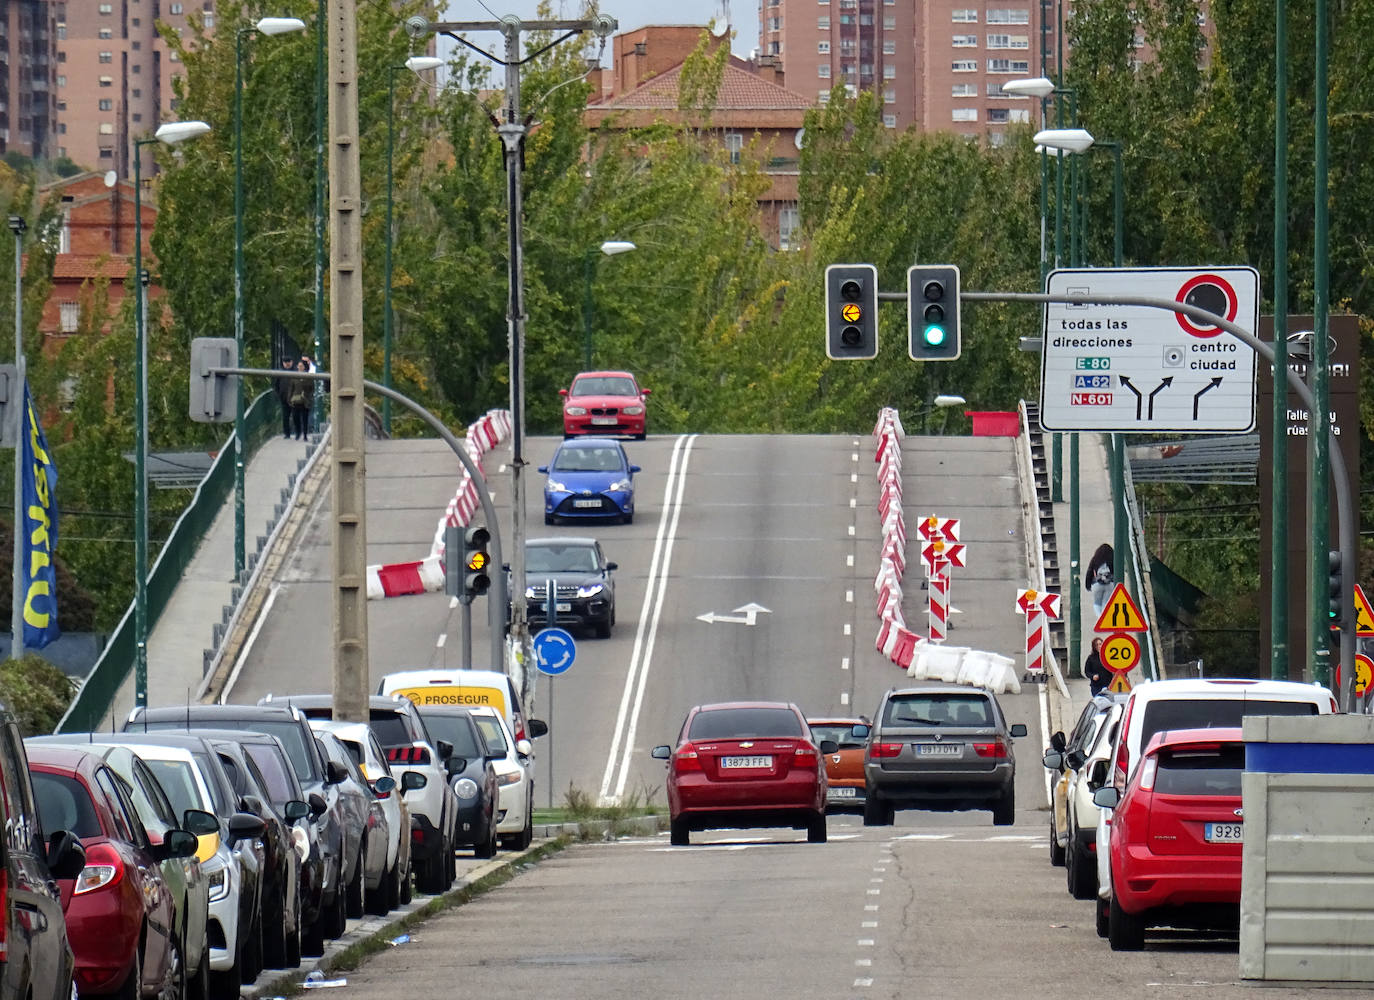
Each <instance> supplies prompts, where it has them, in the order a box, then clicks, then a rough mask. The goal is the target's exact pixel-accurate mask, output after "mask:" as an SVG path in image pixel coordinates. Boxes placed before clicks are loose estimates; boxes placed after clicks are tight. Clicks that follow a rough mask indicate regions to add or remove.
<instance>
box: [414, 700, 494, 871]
mask: <svg viewBox="0 0 1374 1000" xmlns="http://www.w3.org/2000/svg"><path fill="white" fill-rule="evenodd" d="M420 715H421V717H422V718H423V719H424V720H425V728H426V729H428V730H429V731H430V732H431V733H433V734H434V735H435V736H437V737H438V738H439V739H442V740H445V741H447V742H448V743H450V744H452V746H453V754H452V756H450V757H449V759H448V760H447V761H446V762H445V763H446V765H447V767H448V775H449V784H450V785H452V786H453V794H454V795H455V796H456V797H457V799H458V815H457V820H456V823H455V824H454V836H455V838H456V842H455V844H454V846H455V847H470V848H472V852H473V854H475V855H476V856H477V857H479V858H490V857H492V856H494V855H495V854H496V846H497V838H498V836H499V834H498V831H497V825H498V821H499V816H500V810H499V808H498V802H499V801H500V800H499V796H500V786H499V785H498V783H497V778H496V765H495V762H496V761H498V760H504V759H505V756H506V753H505V750H504V749H500V750H495V749H492V748H491V747H490V746H488V745H487V741H486V737H484V736H483V735H482V730H481V728H480V727H479V726H478V725H477V720H476V719H474V718H473V717H472V713H471V712H470V711H469V710H468V709H466V708H460V707H458V706H456V705H434V706H432V707H430V708H425V709H421V711H420Z"/></svg>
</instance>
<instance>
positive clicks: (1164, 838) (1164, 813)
mask: <svg viewBox="0 0 1374 1000" xmlns="http://www.w3.org/2000/svg"><path fill="white" fill-rule="evenodd" d="M1244 770H1245V743H1244V741H1243V740H1242V739H1241V735H1240V730H1239V729H1233V728H1225V729H1223V728H1217V729H1181V730H1174V731H1172V732H1163V733H1157V734H1155V736H1154V737H1153V738H1152V739H1151V740H1150V743H1149V746H1148V747H1147V748H1146V750H1145V754H1144V756H1143V757H1142V758H1141V761H1140V765H1139V766H1138V767H1137V768H1136V770H1135V773H1134V774H1133V775H1132V776H1131V780H1130V781H1129V782H1128V783H1127V785H1126V790H1125V792H1124V793H1120V792H1118V791H1117V789H1116V788H1115V787H1114V786H1111V785H1107V786H1105V787H1103V788H1100V789H1098V790H1097V792H1096V793H1095V794H1094V797H1093V801H1094V802H1096V803H1097V804H1098V805H1100V806H1105V807H1107V808H1110V809H1112V810H1113V811H1112V832H1111V841H1110V843H1111V848H1110V850H1111V872H1112V898H1111V908H1110V911H1109V913H1108V918H1107V920H1108V925H1107V939H1108V940H1109V941H1110V942H1111V946H1112V950H1113V951H1139V950H1140V949H1142V948H1143V947H1145V929H1146V928H1147V927H1157V926H1170V927H1201V928H1226V929H1234V928H1235V927H1237V926H1238V921H1239V915H1240V858H1241V843H1242V830H1243V816H1242V812H1241V794H1240V776H1241V772H1243V771H1244Z"/></svg>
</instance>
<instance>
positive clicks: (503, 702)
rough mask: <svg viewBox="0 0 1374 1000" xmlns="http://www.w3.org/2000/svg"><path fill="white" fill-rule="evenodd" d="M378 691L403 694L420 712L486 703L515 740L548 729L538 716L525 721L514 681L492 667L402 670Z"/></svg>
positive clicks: (378, 688)
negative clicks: (440, 706) (501, 718)
mask: <svg viewBox="0 0 1374 1000" xmlns="http://www.w3.org/2000/svg"><path fill="white" fill-rule="evenodd" d="M377 693H378V694H384V695H393V694H403V695H405V696H406V697H407V698H409V699H410V700H411V701H412V702H414V703H415V707H416V708H419V709H420V710H421V711H423V710H424V709H425V708H427V707H429V706H432V705H459V706H470V707H475V706H478V705H486V706H489V707H491V708H494V709H496V710H497V711H499V712H500V713H501V714H502V715H503V716H504V717H505V719H506V724H507V725H508V726H510V730H511V732H512V733H514V734H515V739H516V742H519V741H520V740H527V739H534V738H535V737H537V736H543V735H544V734H545V733H547V732H548V731H549V727H548V726H547V725H546V724H545V723H544V722H542V721H541V720H539V719H530V720H528V722H527V721H526V719H525V710H524V708H523V706H521V704H520V693H519V692H518V691H517V690H516V688H515V684H514V683H513V682H512V680H511V678H510V677H509V675H507V674H503V673H499V672H497V671H495V670H444V669H436V670H401V671H398V672H396V673H394V674H387V675H386V676H384V677H383V678H382V682H381V684H379V685H378V687H377Z"/></svg>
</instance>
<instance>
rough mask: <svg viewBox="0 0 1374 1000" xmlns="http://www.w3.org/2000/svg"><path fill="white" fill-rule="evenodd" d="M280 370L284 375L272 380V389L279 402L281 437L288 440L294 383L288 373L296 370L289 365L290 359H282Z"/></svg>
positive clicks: (289, 436) (289, 437)
mask: <svg viewBox="0 0 1374 1000" xmlns="http://www.w3.org/2000/svg"><path fill="white" fill-rule="evenodd" d="M281 368H282V371H283V372H284V373H286V374H283V375H279V376H277V377H276V378H274V379H273V380H272V389H273V391H274V392H276V394H277V399H278V400H279V401H280V402H281V436H282V437H284V438H286V439H287V440H290V439H291V383H292V382H294V381H295V379H293V378H291V377H290V373H291V372H293V371H295V370H296V366H295V365H294V364H292V363H291V359H290V358H282V359H281Z"/></svg>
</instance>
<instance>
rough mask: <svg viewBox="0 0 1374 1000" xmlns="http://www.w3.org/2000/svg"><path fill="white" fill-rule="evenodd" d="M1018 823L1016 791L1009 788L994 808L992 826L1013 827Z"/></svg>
mask: <svg viewBox="0 0 1374 1000" xmlns="http://www.w3.org/2000/svg"><path fill="white" fill-rule="evenodd" d="M1015 822H1016V789H1015V788H1008V789H1007V790H1006V792H1004V793H1003V795H1002V797H1001V798H1000V799H998V800H997V801H996V802H995V803H993V806H992V825H993V826H1011V825H1012V824H1013V823H1015Z"/></svg>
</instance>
